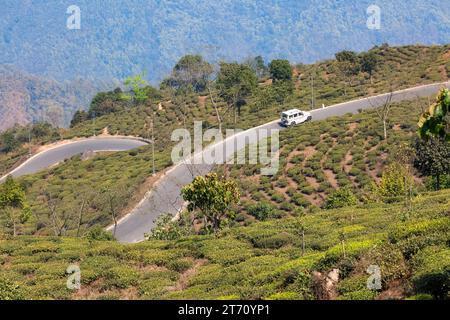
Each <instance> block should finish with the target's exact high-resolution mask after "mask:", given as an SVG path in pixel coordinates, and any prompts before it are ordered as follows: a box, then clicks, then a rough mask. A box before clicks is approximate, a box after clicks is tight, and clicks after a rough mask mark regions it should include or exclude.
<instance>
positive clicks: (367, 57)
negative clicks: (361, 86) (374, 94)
mask: <svg viewBox="0 0 450 320" xmlns="http://www.w3.org/2000/svg"><path fill="white" fill-rule="evenodd" d="M377 64H378V56H377V55H376V54H375V52H373V51H370V52H367V53H363V54H362V55H361V70H362V71H364V72H367V73H368V74H369V76H370V83H372V82H373V78H372V75H373V72H374V70H375V68H376V66H377Z"/></svg>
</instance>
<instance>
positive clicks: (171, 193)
mask: <svg viewBox="0 0 450 320" xmlns="http://www.w3.org/2000/svg"><path fill="white" fill-rule="evenodd" d="M443 87H447V88H450V82H444V83H437V84H431V85H425V86H419V87H414V88H410V89H406V90H400V91H396V92H394V93H393V94H392V96H391V94H390V93H389V94H382V95H378V96H374V97H370V98H364V99H358V100H354V101H350V102H345V103H341V104H337V105H333V106H329V107H326V108H323V109H318V110H314V111H312V117H313V119H312V120H313V121H318V120H323V119H326V118H329V117H333V116H341V115H344V114H346V113H357V112H358V111H359V110H365V109H371V108H375V107H379V106H381V105H383V104H384V103H386V101H387V100H388V99H389V97H391V101H392V102H399V101H403V100H413V99H416V98H418V97H429V96H432V95H434V94H436V93H437V92H438V91H439V89H440V88H443ZM278 121H279V120H275V121H272V122H270V123H267V124H265V125H262V126H259V127H256V128H252V129H249V130H247V131H245V132H243V133H239V134H237V135H235V136H233V137H232V138H229V139H226V140H224V141H222V142H219V143H216V144H214V145H212V146H210V147H207V148H205V150H203V152H202V153H199V154H196V155H194V156H193V157H192V158H191V159H190V160H188V161H185V162H183V163H180V164H177V165H175V166H174V167H172V169H170V170H169V171H168V172H167V173H166V174H165V175H164V176H163V177H162V178H161V179H160V180H159V181H158V182H157V184H156V185H155V186H154V188H153V189H152V190H151V191H149V192H148V193H147V195H146V196H145V197H144V199H143V200H142V201H141V202H140V203H139V204H138V205H137V206H136V208H135V209H134V210H132V212H131V213H130V214H128V215H127V216H125V217H124V218H122V219H121V220H120V221H119V223H118V225H117V228H116V238H117V239H118V240H119V241H120V242H123V243H135V242H139V241H142V240H144V237H145V233H148V232H149V231H150V230H151V229H152V228H153V226H154V220H155V219H156V218H157V217H158V216H159V215H161V214H164V213H171V214H177V213H178V212H179V211H180V210H181V209H182V207H183V204H184V203H183V199H182V198H181V195H180V192H181V189H182V187H183V186H185V185H187V184H189V183H191V182H192V180H193V179H194V177H196V176H198V175H204V174H206V173H208V172H210V171H211V170H212V168H213V167H214V166H213V165H208V164H205V163H204V162H203V161H201V160H202V159H203V156H204V155H205V154H208V153H210V152H215V153H216V155H221V156H222V157H223V158H222V159H229V158H230V157H231V156H233V155H234V154H235V152H236V151H237V150H239V149H242V146H244V145H245V144H254V143H256V142H258V141H259V140H260V139H261V138H264V137H261V136H258V132H261V131H263V132H264V131H268V132H269V134H270V132H271V131H272V130H274V129H280V130H282V129H284V128H282V127H280V126H279V124H278ZM258 129H262V130H258ZM312 134H314V133H312ZM108 229H110V230H112V229H113V227H112V226H111V227H109V228H108Z"/></svg>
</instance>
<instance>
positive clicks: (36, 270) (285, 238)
mask: <svg viewBox="0 0 450 320" xmlns="http://www.w3.org/2000/svg"><path fill="white" fill-rule="evenodd" d="M449 210H450V191H449V190H445V191H441V192H435V193H426V194H422V195H420V196H419V197H416V198H415V199H414V200H413V203H412V209H406V208H405V207H404V204H402V203H398V204H391V205H385V204H372V205H369V206H364V207H358V206H355V207H350V208H346V209H339V210H322V211H317V212H315V213H314V214H307V215H300V216H298V217H295V218H286V219H280V220H272V221H267V222H258V223H251V224H250V225H248V226H246V227H236V228H232V229H224V230H223V231H222V232H221V233H220V234H219V235H217V236H212V235H211V236H192V237H188V238H182V239H180V240H177V241H146V242H143V243H140V244H134V245H120V244H118V243H115V242H111V241H96V240H93V239H86V238H84V239H75V238H65V237H62V238H56V237H53V238H52V237H50V238H49V237H26V236H22V237H18V238H15V239H12V238H9V239H6V238H5V239H3V240H0V266H1V268H0V299H315V298H317V297H323V294H324V292H323V289H321V288H322V286H321V285H320V283H321V282H320V279H322V278H321V277H320V275H323V274H325V275H326V274H327V273H328V272H329V271H331V270H332V269H334V268H337V269H339V271H340V272H339V281H338V282H337V284H336V285H335V286H334V287H333V288H332V293H331V294H332V297H334V298H337V299H405V298H408V299H430V298H433V297H434V298H445V297H447V295H448V291H449V290H450V283H449V279H450V260H449V257H450V251H449V247H448V244H449V241H450V211H449ZM301 230H303V232H304V236H303V237H302V236H301V234H302V231H301ZM302 247H304V250H302ZM69 265H77V266H79V267H80V270H81V289H80V290H75V291H73V290H69V289H67V287H66V282H67V280H68V277H69V275H68V274H66V269H67V268H68V266H69ZM370 265H375V266H378V267H379V268H380V270H381V277H382V278H381V284H382V288H381V289H380V290H370V289H368V287H367V282H368V279H369V276H370V275H369V274H368V273H367V272H366V270H367V269H368V267H369V266H370Z"/></svg>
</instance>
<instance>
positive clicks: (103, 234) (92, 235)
mask: <svg viewBox="0 0 450 320" xmlns="http://www.w3.org/2000/svg"><path fill="white" fill-rule="evenodd" d="M85 237H86V239H88V240H89V241H113V240H114V237H113V235H112V234H111V232H109V231H105V230H104V229H103V228H102V227H100V226H97V227H94V228H92V229H90V230H89V231H88V232H87V233H86V235H85Z"/></svg>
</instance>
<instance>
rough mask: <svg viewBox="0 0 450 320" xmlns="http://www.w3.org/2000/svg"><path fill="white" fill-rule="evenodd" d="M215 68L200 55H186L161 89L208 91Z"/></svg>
mask: <svg viewBox="0 0 450 320" xmlns="http://www.w3.org/2000/svg"><path fill="white" fill-rule="evenodd" d="M212 72H213V67H212V66H211V65H210V64H209V63H208V62H207V61H205V60H204V59H203V57H202V56H200V55H186V56H184V57H182V58H181V59H180V60H179V61H178V62H177V64H176V65H175V67H174V68H173V71H172V75H171V77H170V78H168V79H166V80H164V81H163V83H162V84H161V88H165V87H171V88H174V89H176V90H187V91H190V90H192V91H194V92H197V93H200V92H203V91H205V90H206V86H207V83H208V80H209V77H210V75H211V74H212Z"/></svg>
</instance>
